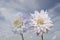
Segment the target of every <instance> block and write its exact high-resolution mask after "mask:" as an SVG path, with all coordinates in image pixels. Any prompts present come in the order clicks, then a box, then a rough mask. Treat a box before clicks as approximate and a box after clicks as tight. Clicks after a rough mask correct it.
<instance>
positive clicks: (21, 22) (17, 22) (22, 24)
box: [13, 10, 53, 40]
mask: <svg viewBox="0 0 60 40" xmlns="http://www.w3.org/2000/svg"><path fill="white" fill-rule="evenodd" d="M23 16H24V15H23ZM23 16H21V15H19V16H17V17H15V19H14V20H13V24H14V26H15V30H16V32H17V33H19V34H22V40H24V37H23V33H24V32H25V31H26V30H25V29H26V28H27V29H30V28H32V30H33V31H34V32H35V33H36V34H37V35H39V34H40V35H41V36H42V40H43V34H44V33H46V32H48V31H49V30H50V29H51V28H52V26H53V22H52V21H51V18H50V17H49V15H48V12H47V11H44V10H41V11H40V12H38V11H35V13H33V14H31V15H30V17H29V19H27V20H26V18H25V17H23ZM27 26H29V27H27Z"/></svg>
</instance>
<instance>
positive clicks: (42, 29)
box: [30, 10, 53, 34]
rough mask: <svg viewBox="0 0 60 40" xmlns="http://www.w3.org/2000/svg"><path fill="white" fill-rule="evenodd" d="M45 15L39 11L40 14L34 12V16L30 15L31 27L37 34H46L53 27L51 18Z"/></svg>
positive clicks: (42, 11)
mask: <svg viewBox="0 0 60 40" xmlns="http://www.w3.org/2000/svg"><path fill="white" fill-rule="evenodd" d="M47 13H48V12H44V10H41V11H40V13H39V12H38V11H35V13H34V14H31V16H32V18H31V19H30V20H31V21H32V22H31V26H32V28H34V31H35V32H36V33H37V34H42V33H46V32H47V31H48V30H50V28H51V27H52V26H53V24H52V21H51V18H50V17H49V16H48V14H47Z"/></svg>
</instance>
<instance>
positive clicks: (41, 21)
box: [37, 18, 44, 26]
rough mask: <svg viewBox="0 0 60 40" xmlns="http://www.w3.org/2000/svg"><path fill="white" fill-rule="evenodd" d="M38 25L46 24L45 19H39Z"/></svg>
mask: <svg viewBox="0 0 60 40" xmlns="http://www.w3.org/2000/svg"><path fill="white" fill-rule="evenodd" d="M37 25H39V26H40V25H44V19H42V18H40V19H38V20H37Z"/></svg>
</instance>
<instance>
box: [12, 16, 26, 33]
mask: <svg viewBox="0 0 60 40" xmlns="http://www.w3.org/2000/svg"><path fill="white" fill-rule="evenodd" d="M12 22H13V25H14V32H16V33H18V34H20V33H23V32H25V31H26V22H27V20H26V19H25V17H24V15H17V16H15V17H14V18H13V20H12Z"/></svg>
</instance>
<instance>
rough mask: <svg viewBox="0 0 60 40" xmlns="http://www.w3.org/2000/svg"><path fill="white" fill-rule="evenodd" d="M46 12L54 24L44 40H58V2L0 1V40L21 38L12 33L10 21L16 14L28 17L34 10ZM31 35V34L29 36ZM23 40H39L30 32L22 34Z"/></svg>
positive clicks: (38, 0)
mask: <svg viewBox="0 0 60 40" xmlns="http://www.w3.org/2000/svg"><path fill="white" fill-rule="evenodd" d="M41 9H43V10H47V11H48V13H49V16H50V17H51V18H52V21H53V23H54V27H53V29H52V30H51V31H50V32H48V33H47V34H46V35H44V36H45V40H59V39H60V0H0V40H21V36H20V35H17V34H14V33H13V32H12V25H11V21H12V19H13V17H14V16H16V15H18V14H25V16H29V14H30V13H33V12H34V11H35V10H37V11H40V10H41ZM30 33H31V34H30ZM24 35H25V36H24V37H25V40H37V39H38V40H40V36H37V37H36V35H35V34H34V33H32V32H27V33H26V34H24Z"/></svg>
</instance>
